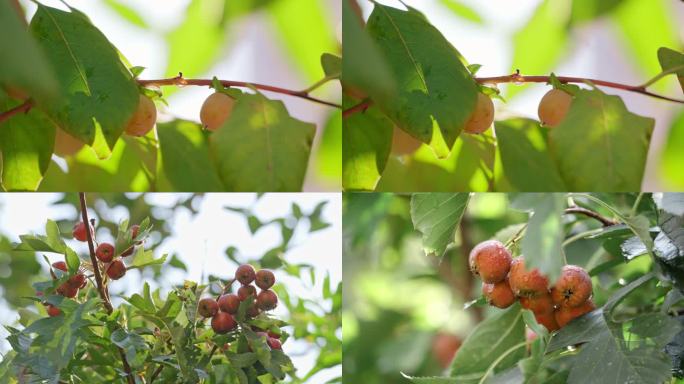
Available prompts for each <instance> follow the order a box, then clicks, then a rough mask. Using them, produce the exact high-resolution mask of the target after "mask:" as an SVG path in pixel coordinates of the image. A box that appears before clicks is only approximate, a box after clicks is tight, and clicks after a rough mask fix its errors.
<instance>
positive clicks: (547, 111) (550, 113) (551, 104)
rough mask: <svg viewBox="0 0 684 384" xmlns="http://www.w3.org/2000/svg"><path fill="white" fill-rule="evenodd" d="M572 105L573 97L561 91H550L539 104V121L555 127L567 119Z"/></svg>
mask: <svg viewBox="0 0 684 384" xmlns="http://www.w3.org/2000/svg"><path fill="white" fill-rule="evenodd" d="M570 104H572V96H570V94H568V93H567V92H565V91H562V90H560V89H552V90H550V91H548V92H547V93H546V94H545V95H544V97H542V99H541V101H540V102H539V110H538V111H537V112H538V114H539V120H540V121H541V122H542V124H544V125H546V126H549V127H555V126H557V125H558V124H560V123H561V121H563V119H565V115H567V113H568V111H569V110H570Z"/></svg>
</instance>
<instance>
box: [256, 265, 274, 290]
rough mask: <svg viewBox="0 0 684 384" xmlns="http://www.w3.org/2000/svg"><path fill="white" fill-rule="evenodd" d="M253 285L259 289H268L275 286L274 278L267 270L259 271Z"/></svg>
mask: <svg viewBox="0 0 684 384" xmlns="http://www.w3.org/2000/svg"><path fill="white" fill-rule="evenodd" d="M255 284H256V285H257V287H259V288H261V289H269V288H271V287H272V286H273V284H275V276H274V275H273V272H271V271H269V270H268V269H261V270H259V272H257V273H256V277H255Z"/></svg>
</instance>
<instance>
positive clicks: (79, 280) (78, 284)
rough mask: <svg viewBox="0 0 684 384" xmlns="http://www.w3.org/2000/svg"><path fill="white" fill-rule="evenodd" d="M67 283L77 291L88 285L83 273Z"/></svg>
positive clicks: (72, 277)
mask: <svg viewBox="0 0 684 384" xmlns="http://www.w3.org/2000/svg"><path fill="white" fill-rule="evenodd" d="M67 283H68V284H69V285H70V286H72V287H74V288H77V289H81V288H83V287H85V284H86V276H85V275H84V274H82V273H77V274H75V275H73V276H71V277H70V278H69V280H68V281H67Z"/></svg>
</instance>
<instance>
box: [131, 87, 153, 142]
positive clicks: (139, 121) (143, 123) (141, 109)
mask: <svg viewBox="0 0 684 384" xmlns="http://www.w3.org/2000/svg"><path fill="white" fill-rule="evenodd" d="M156 121H157V108H156V107H155V106H154V102H153V101H152V100H150V98H149V97H147V96H145V95H142V94H141V95H139V97H138V108H137V109H136V110H135V113H134V114H133V116H131V119H130V120H128V125H127V126H126V133H127V134H128V135H131V136H144V135H145V134H147V132H149V131H150V130H151V129H152V128H154V123H155V122H156Z"/></svg>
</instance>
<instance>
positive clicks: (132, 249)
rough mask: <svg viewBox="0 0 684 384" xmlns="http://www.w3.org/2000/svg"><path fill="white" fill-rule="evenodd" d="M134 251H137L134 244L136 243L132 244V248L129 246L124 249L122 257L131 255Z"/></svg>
mask: <svg viewBox="0 0 684 384" xmlns="http://www.w3.org/2000/svg"><path fill="white" fill-rule="evenodd" d="M134 251H135V246H134V245H131V247H130V248H128V249H127V250H125V251H123V252H122V253H121V257H126V256H130V255H132V254H133V252H134Z"/></svg>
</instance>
